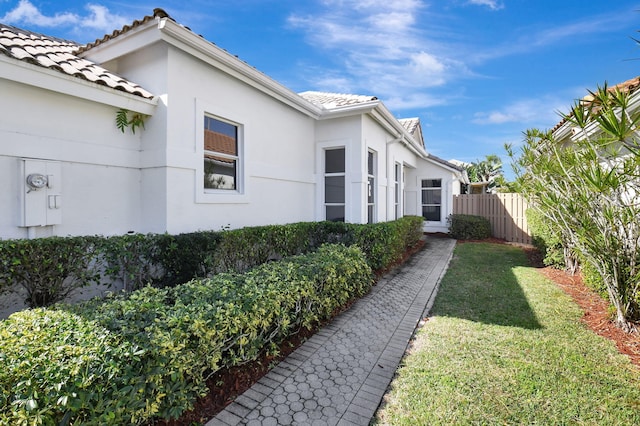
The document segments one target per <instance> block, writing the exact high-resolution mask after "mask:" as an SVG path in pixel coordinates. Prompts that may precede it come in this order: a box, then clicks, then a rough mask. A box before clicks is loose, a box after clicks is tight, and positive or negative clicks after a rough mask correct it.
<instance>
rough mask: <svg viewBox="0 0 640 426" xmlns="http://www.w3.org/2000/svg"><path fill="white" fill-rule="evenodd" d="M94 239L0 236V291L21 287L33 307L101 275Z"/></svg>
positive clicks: (50, 302) (53, 299) (54, 300)
mask: <svg viewBox="0 0 640 426" xmlns="http://www.w3.org/2000/svg"><path fill="white" fill-rule="evenodd" d="M96 242H97V239H96V238H93V237H50V238H40V239H33V240H0V283H3V284H1V285H0V291H5V290H8V289H9V288H11V286H13V285H19V286H21V287H23V288H24V289H25V290H26V292H27V299H26V301H25V302H26V303H27V305H28V306H30V307H32V308H35V307H40V306H49V305H51V304H53V303H56V302H58V301H61V300H63V299H64V298H66V297H67V296H69V295H70V294H71V293H73V292H74V291H75V290H76V289H78V288H80V287H83V286H86V285H89V284H91V283H94V282H97V281H98V280H99V279H100V274H99V273H98V271H97V270H96V268H95V267H94V263H95V262H94V261H95V249H96Z"/></svg>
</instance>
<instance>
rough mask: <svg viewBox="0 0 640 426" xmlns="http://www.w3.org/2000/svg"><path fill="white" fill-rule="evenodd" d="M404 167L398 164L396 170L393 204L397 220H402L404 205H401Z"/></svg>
mask: <svg viewBox="0 0 640 426" xmlns="http://www.w3.org/2000/svg"><path fill="white" fill-rule="evenodd" d="M401 179H402V166H401V165H400V163H396V166H395V170H394V182H395V184H394V192H393V203H394V206H395V212H396V213H395V214H396V219H400V218H401V217H402V209H401V206H402V204H401V203H400V198H401V195H402V194H401V191H402V185H401V183H402V180H401Z"/></svg>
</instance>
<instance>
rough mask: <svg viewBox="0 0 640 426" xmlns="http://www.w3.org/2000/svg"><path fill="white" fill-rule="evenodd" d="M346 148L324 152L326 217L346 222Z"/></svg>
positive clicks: (334, 220)
mask: <svg viewBox="0 0 640 426" xmlns="http://www.w3.org/2000/svg"><path fill="white" fill-rule="evenodd" d="M345 170H346V169H345V149H344V148H335V149H327V150H325V152H324V205H325V219H326V220H330V221H333V222H344V216H345V215H344V212H345Z"/></svg>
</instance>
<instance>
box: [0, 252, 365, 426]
mask: <svg viewBox="0 0 640 426" xmlns="http://www.w3.org/2000/svg"><path fill="white" fill-rule="evenodd" d="M371 284H372V274H371V269H370V268H369V266H368V265H367V263H366V261H365V258H364V256H363V254H362V251H361V250H360V249H359V248H357V247H355V246H353V247H349V248H347V247H345V246H341V245H324V246H321V247H320V248H319V249H318V251H317V252H315V253H311V254H307V255H300V256H294V257H290V258H287V259H284V260H282V261H278V262H271V263H267V264H263V265H261V266H259V267H257V268H255V269H253V270H251V271H249V272H247V273H245V274H229V273H223V274H218V275H216V276H214V277H212V278H210V279H204V280H194V281H191V282H188V283H185V284H183V285H178V286H176V287H173V288H164V289H158V288H153V287H145V288H143V289H140V290H138V291H134V292H132V293H130V294H129V295H120V296H113V297H110V298H107V299H103V300H98V299H94V300H91V301H88V302H84V303H80V304H76V305H57V306H56V307H55V309H56V310H53V308H51V310H35V311H23V312H19V313H16V314H14V315H12V316H11V317H10V318H9V319H8V320H5V321H1V322H0V362H1V363H2V366H3V368H2V369H0V423H2V422H5V423H8V424H20V423H24V424H27V423H37V422H40V423H42V424H61V423H67V424H71V423H83V424H128V423H136V422H142V421H149V420H150V419H152V418H153V417H161V418H176V417H178V416H179V415H180V414H181V413H182V412H183V411H184V410H186V409H188V408H190V407H191V405H192V403H193V401H194V400H195V398H196V397H197V396H198V395H202V394H204V392H205V390H206V388H205V381H206V378H207V377H208V376H209V375H210V374H212V373H213V372H215V371H216V370H218V369H219V368H221V367H223V366H226V367H232V366H237V365H240V364H242V363H244V362H248V361H251V360H254V359H256V358H257V357H258V356H259V354H260V353H261V352H262V351H264V350H269V351H272V352H273V351H275V350H277V348H278V344H279V343H280V342H282V340H283V339H285V338H286V337H287V336H289V335H290V334H291V333H293V332H295V331H297V330H298V329H300V328H301V327H309V326H311V325H312V324H314V323H316V322H317V321H320V320H324V319H327V318H329V317H330V316H331V315H332V314H333V313H334V312H335V311H336V310H337V309H340V308H341V307H342V306H344V305H345V304H346V303H347V302H348V301H349V300H350V299H352V298H354V297H358V296H361V295H363V294H364V293H366V292H367V291H368V290H369V289H370V286H371Z"/></svg>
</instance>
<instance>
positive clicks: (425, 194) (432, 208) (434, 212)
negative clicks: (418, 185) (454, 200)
mask: <svg viewBox="0 0 640 426" xmlns="http://www.w3.org/2000/svg"><path fill="white" fill-rule="evenodd" d="M441 204H442V179H423V180H422V217H424V219H425V220H428V221H433V222H440V220H441V219H440V217H441V216H440V206H441Z"/></svg>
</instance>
